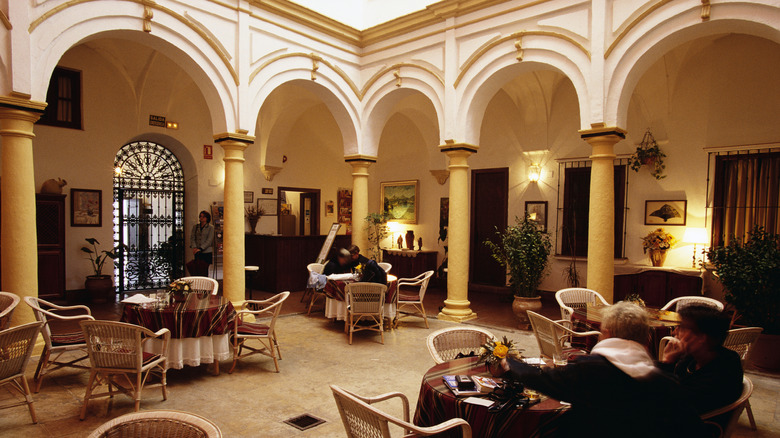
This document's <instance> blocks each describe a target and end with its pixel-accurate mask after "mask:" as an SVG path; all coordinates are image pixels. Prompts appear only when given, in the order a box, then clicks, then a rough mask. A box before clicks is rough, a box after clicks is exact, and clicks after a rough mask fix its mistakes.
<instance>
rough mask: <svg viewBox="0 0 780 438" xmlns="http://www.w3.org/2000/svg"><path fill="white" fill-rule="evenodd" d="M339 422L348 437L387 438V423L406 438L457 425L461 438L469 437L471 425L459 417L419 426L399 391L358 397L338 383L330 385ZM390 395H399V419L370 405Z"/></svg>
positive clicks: (389, 397) (439, 431)
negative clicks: (400, 416)
mask: <svg viewBox="0 0 780 438" xmlns="http://www.w3.org/2000/svg"><path fill="white" fill-rule="evenodd" d="M330 389H331V391H333V397H334V398H335V399H336V406H338V408H339V414H340V415H341V422H342V423H343V424H344V428H345V429H346V431H347V437H348V438H379V437H381V438H390V427H389V426H390V425H391V424H393V425H395V426H398V427H401V428H402V429H403V430H404V436H405V437H411V436H431V435H436V434H439V433H442V432H445V431H447V430H450V429H455V428H459V429H460V431H461V433H462V435H461V436H462V437H463V438H471V426H470V425H469V423H467V422H466V420H464V419H462V418H453V419H451V420H447V421H445V422H444V423H441V424H437V425H436V426H431V427H420V426H416V425H414V424H412V423H411V422H410V421H409V400H408V399H407V398H406V396H405V395H403V394H401V393H400V392H390V393H387V394H382V395H379V396H376V397H361V396H359V395H357V394H353V393H351V392H349V391H345V390H343V389H341V388H339V387H338V386H335V385H331V386H330ZM391 398H400V399H401V403H402V404H403V410H404V419H403V420H400V419H398V418H395V417H393V416H391V415H388V414H386V413H384V412H382V411H380V410H379V409H377V408H375V407H373V406H371V404H372V403H377V402H381V401H385V400H389V399H391Z"/></svg>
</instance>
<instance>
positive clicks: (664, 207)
mask: <svg viewBox="0 0 780 438" xmlns="http://www.w3.org/2000/svg"><path fill="white" fill-rule="evenodd" d="M687 213H688V201H686V200H678V201H645V225H667V226H671V225H685V222H686V216H687Z"/></svg>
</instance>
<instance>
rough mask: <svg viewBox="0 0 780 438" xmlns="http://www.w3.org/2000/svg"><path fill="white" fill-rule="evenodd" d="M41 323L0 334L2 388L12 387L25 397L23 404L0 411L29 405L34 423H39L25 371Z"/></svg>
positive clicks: (13, 405) (0, 380) (0, 384)
mask: <svg viewBox="0 0 780 438" xmlns="http://www.w3.org/2000/svg"><path fill="white" fill-rule="evenodd" d="M41 326H43V323H41V322H31V323H29V324H24V325H20V326H18V327H14V328H12V329H8V330H3V331H1V332H0V386H5V385H10V386H11V388H13V389H15V390H17V391H19V392H20V393H22V395H23V396H24V401H23V402H18V403H12V404H7V405H3V406H0V409H5V408H11V407H15V406H24V405H27V409H29V410H30V417H31V418H32V422H33V423H37V422H38V419H37V418H36V417H35V407H34V406H33V399H32V394H31V393H30V386H29V385H27V378H26V377H25V376H24V370H25V368H27V362H29V361H30V355H31V354H32V351H33V348H34V347H35V340H36V339H37V338H38V332H40V331H41Z"/></svg>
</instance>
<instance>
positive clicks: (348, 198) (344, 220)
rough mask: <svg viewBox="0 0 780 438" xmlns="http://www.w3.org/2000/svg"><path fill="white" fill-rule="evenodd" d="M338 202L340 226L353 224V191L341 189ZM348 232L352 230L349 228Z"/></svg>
mask: <svg viewBox="0 0 780 438" xmlns="http://www.w3.org/2000/svg"><path fill="white" fill-rule="evenodd" d="M336 200H337V201H338V206H337V207H338V222H339V223H340V224H351V223H352V189H343V188H342V189H339V191H338V194H337V196H336ZM347 230H350V228H349V227H347Z"/></svg>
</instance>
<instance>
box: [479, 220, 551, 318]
mask: <svg viewBox="0 0 780 438" xmlns="http://www.w3.org/2000/svg"><path fill="white" fill-rule="evenodd" d="M515 221H516V225H511V226H509V227H507V229H506V230H504V231H497V234H498V236H499V238H500V242H499V243H498V244H495V243H493V242H490V241H486V242H485V245H487V246H488V248H490V249H491V251H492V252H493V254H492V255H493V258H494V259H495V260H496V261H497V262H498V263H500V264H501V266H503V267H505V268H506V269H507V270H508V271H509V287H510V289H511V290H512V294H513V295H514V297H515V298H514V302H513V303H512V311H513V312H514V313H515V315H516V316H517V317H518V318H519V319H520V328H522V329H527V328H528V327H529V321H528V313H527V312H528V310H539V309H541V308H542V302H541V297H540V296H539V292H538V290H537V288H538V287H539V284H540V283H541V282H542V279H543V278H544V276H545V275H547V263H548V257H549V256H550V251H551V250H552V243H551V242H550V235H549V234H548V233H545V232H543V231H542V230H541V229H540V228H539V226H538V225H537V224H536V223H535V222H532V221H531V220H529V218H528V216H527V215H526V217H525V218H524V219H523V220H522V221H521V220H520V219H517V218H516V219H515Z"/></svg>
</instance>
